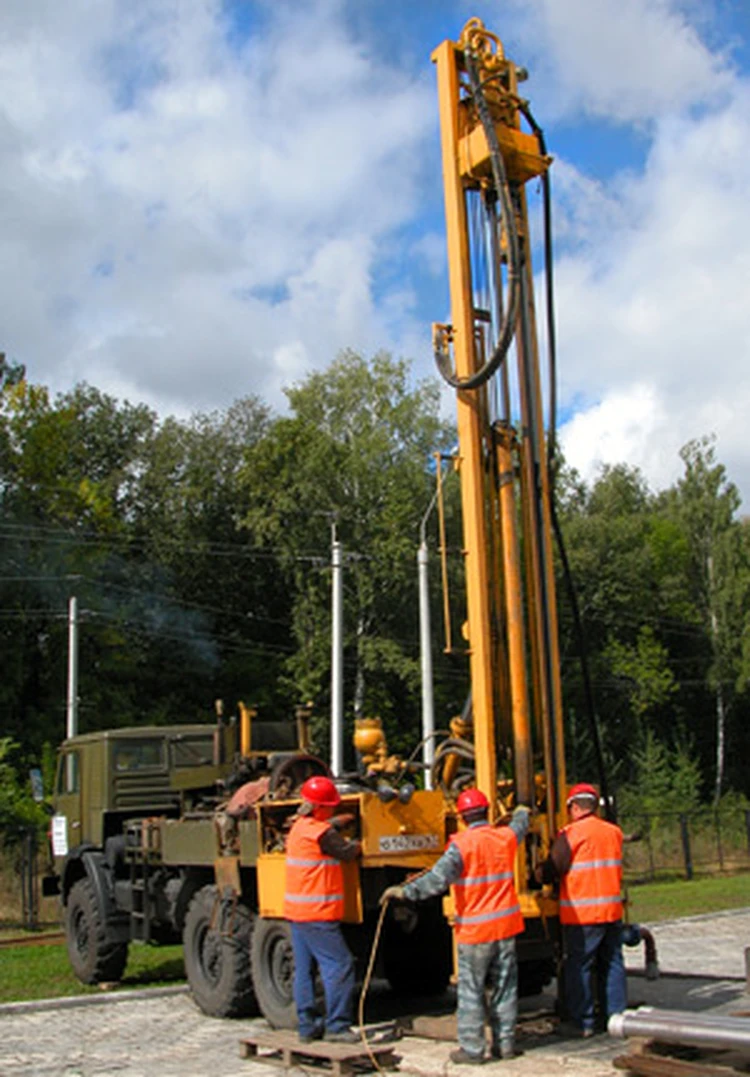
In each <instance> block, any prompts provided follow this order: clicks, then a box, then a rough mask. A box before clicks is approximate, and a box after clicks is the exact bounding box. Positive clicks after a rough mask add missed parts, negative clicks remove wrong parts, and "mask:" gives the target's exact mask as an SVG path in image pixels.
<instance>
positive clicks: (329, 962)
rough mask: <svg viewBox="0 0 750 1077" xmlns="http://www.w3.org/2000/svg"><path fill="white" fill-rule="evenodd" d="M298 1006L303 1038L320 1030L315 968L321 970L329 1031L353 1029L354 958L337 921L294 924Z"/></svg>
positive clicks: (295, 980)
mask: <svg viewBox="0 0 750 1077" xmlns="http://www.w3.org/2000/svg"><path fill="white" fill-rule="evenodd" d="M292 947H293V949H294V1004H295V1006H296V1007H297V1020H298V1022H299V1034H300V1036H314V1035H315V1034H316V1033H317V1032H319V1031H320V1020H319V1017H318V1012H317V1009H316V1005H315V969H316V966H317V968H318V969H319V970H320V978H321V980H322V982H323V993H324V994H325V1000H326V1018H325V1030H326V1032H343V1031H344V1030H345V1029H349V1028H351V1024H352V1018H353V1015H354V984H355V979H354V958H353V957H352V955H351V953H350V951H349V947H348V946H347V945H346V941H345V939H344V936H343V934H342V931H341V925H340V924H339V923H338V922H337V921H335V920H332V921H325V920H314V921H308V922H306V923H296V922H294V921H293V922H292Z"/></svg>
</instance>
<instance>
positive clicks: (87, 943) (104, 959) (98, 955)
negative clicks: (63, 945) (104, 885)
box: [65, 879, 128, 984]
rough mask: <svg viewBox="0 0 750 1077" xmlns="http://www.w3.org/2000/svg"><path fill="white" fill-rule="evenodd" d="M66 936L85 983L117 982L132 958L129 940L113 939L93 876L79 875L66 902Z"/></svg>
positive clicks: (69, 949) (74, 961)
mask: <svg viewBox="0 0 750 1077" xmlns="http://www.w3.org/2000/svg"><path fill="white" fill-rule="evenodd" d="M65 937H66V941H67V944H68V957H69V958H70V964H71V966H72V968H73V972H74V973H75V974H76V976H77V977H78V979H79V980H80V981H81V983H84V984H98V983H115V982H116V981H117V980H120V979H122V974H123V972H124V971H125V966H126V964H127V962H128V944H127V942H112V941H111V940H110V939H109V938H108V937H107V926H106V923H105V921H104V917H103V916H102V912H101V909H100V908H99V903H98V901H97V900H96V893H95V891H94V884H93V883H92V882H91V880H90V879H79V880H78V882H77V883H75V884H74V885H73V887H72V889H71V891H70V896H69V897H68V903H67V905H66V906H65Z"/></svg>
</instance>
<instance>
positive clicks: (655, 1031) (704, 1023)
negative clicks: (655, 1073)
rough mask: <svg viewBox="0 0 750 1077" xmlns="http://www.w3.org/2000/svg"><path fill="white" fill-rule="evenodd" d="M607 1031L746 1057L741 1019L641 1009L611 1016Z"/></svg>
mask: <svg viewBox="0 0 750 1077" xmlns="http://www.w3.org/2000/svg"><path fill="white" fill-rule="evenodd" d="M607 1030H608V1032H609V1034H610V1036H615V1037H618V1038H620V1039H626V1038H627V1037H628V1036H648V1037H649V1038H650V1039H653V1040H658V1041H659V1042H660V1043H676V1044H681V1045H683V1046H685V1047H712V1048H716V1049H718V1050H722V1049H729V1048H734V1049H736V1050H739V1051H743V1052H745V1053H749V1054H750V1021H748V1020H747V1018H744V1017H725V1016H723V1015H722V1016H716V1017H711V1016H710V1015H707V1014H695V1013H689V1012H684V1013H683V1012H680V1011H677V1010H656V1009H650V1008H648V1007H644V1008H642V1009H638V1010H625V1012H624V1013H616V1014H613V1015H612V1017H610V1019H609V1023H608V1025H607Z"/></svg>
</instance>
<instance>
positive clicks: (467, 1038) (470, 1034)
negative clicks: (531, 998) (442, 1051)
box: [457, 938, 518, 1055]
mask: <svg viewBox="0 0 750 1077" xmlns="http://www.w3.org/2000/svg"><path fill="white" fill-rule="evenodd" d="M517 1016H518V965H517V963H516V940H515V938H510V939H498V940H497V941H496V942H480V943H473V944H472V943H459V944H458V1013H457V1019H458V1042H459V1045H460V1046H461V1047H463V1049H464V1051H466V1052H467V1053H468V1054H470V1055H482V1054H484V1047H485V1040H484V1027H485V1021H487V1022H489V1026H490V1032H491V1033H492V1046H493V1048H494V1049H495V1051H496V1052H499V1051H500V1050H502V1049H504V1053H506V1052H507V1051H508V1050H512V1048H513V1046H514V1041H515V1034H516V1018H517Z"/></svg>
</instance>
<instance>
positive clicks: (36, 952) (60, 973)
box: [0, 874, 750, 1003]
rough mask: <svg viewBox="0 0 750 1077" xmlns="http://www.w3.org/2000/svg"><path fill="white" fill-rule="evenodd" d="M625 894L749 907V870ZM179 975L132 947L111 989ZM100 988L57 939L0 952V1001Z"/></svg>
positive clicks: (649, 911) (661, 908)
mask: <svg viewBox="0 0 750 1077" xmlns="http://www.w3.org/2000/svg"><path fill="white" fill-rule="evenodd" d="M629 898H630V908H629V914H628V919H629V920H631V921H633V922H639V923H652V922H654V921H656V920H671V919H674V918H675V917H679V916H696V915H698V914H700V913H711V912H719V911H721V910H724V909H736V908H743V907H750V874H747V875H722V876H716V875H714V876H709V877H706V878H704V879H694V880H693V881H692V882H689V883H688V882H685V881H684V880H681V879H675V880H674V881H672V882H659V883H645V884H643V885H640V886H631V887H630V888H629ZM16 934H18V933H16ZM184 978H185V972H184V966H183V963H182V947H181V946H162V947H157V946H139V945H134V946H131V947H130V956H129V959H128V966H127V968H126V970H125V978H124V979H123V981H122V984H121V985H119V986H118V987H117V988H115V990H117V991H126V990H128V989H132V988H136V987H157V986H159V987H161V986H165V985H167V984H176V983H181V982H183V980H184ZM99 990H100V988H98V987H84V986H83V985H82V984H80V983H79V982H78V980H77V979H76V978H75V976H74V975H73V973H72V972H71V971H70V965H69V964H68V955H67V951H66V948H65V945H64V944H62V943H50V944H48V945H46V946H17V947H13V946H9V947H8V948H7V949H3V950H0V1003H1V1002H16V1001H20V1000H22V999H37V998H60V997H62V996H65V995H81V994H88V993H91V994H96V993H97V992H98V991H99Z"/></svg>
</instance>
